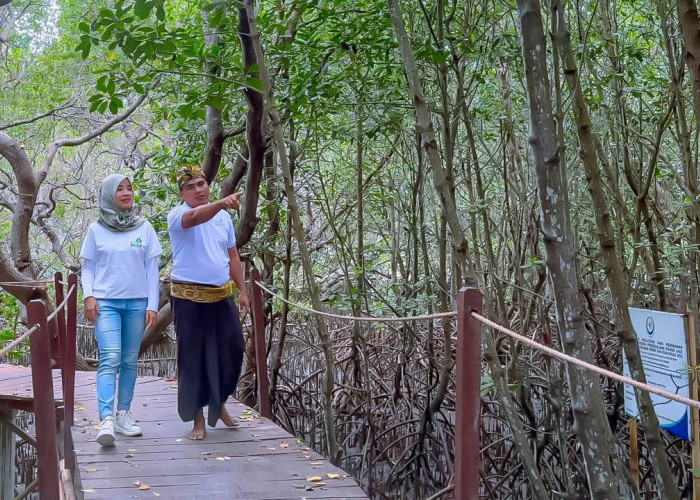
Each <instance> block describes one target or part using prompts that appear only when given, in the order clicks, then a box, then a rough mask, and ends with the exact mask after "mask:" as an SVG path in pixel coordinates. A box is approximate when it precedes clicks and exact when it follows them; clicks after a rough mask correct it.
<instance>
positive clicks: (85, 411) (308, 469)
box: [0, 365, 367, 500]
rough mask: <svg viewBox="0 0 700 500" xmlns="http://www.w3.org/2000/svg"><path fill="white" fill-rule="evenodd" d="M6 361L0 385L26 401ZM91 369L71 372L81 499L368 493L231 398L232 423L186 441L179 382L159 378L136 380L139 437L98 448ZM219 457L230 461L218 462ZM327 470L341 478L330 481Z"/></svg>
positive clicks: (24, 372)
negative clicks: (317, 482)
mask: <svg viewBox="0 0 700 500" xmlns="http://www.w3.org/2000/svg"><path fill="white" fill-rule="evenodd" d="M5 366H6V365H0V388H2V387H9V388H11V389H15V390H16V389H17V388H18V387H19V388H20V391H19V392H20V396H17V397H18V398H19V399H22V400H24V401H26V400H27V393H29V396H30V397H31V391H22V389H23V388H29V389H30V388H31V375H30V372H29V370H28V369H26V368H21V367H20V368H16V367H8V368H5ZM6 374H7V378H6V377H5V375H6ZM95 375H96V373H95V372H76V374H75V376H76V378H75V422H74V425H73V427H72V437H73V442H74V447H75V454H76V464H77V466H78V470H77V471H76V478H75V479H76V485H77V488H78V489H80V490H81V491H79V492H78V493H82V494H84V496H85V498H86V499H123V498H153V497H154V495H153V494H154V493H158V494H159V495H160V496H161V498H174V499H179V498H181V499H188V500H189V499H192V498H227V499H228V498H232V499H237V498H241V499H247V500H255V499H257V500H266V499H270V500H272V499H285V498H290V499H292V498H293V499H297V500H298V499H299V498H302V497H304V498H309V499H311V498H353V499H354V498H367V496H366V495H365V494H364V493H363V491H362V490H361V488H360V487H359V486H357V484H356V482H355V480H354V479H352V478H350V477H347V474H346V473H345V472H344V471H342V470H341V469H338V468H336V467H334V466H333V465H331V464H330V463H329V462H328V461H327V460H325V458H323V457H322V456H321V455H319V454H317V453H315V452H313V451H312V450H310V449H309V448H308V447H306V446H305V445H303V444H301V443H298V442H297V441H296V439H295V438H294V437H293V436H291V435H290V434H289V433H287V432H286V431H284V430H283V429H281V428H279V427H278V426H276V425H275V424H274V423H273V422H271V421H270V420H268V419H265V418H262V417H257V416H256V417H253V418H251V417H250V416H249V415H250V413H244V412H249V411H250V408H248V407H247V406H245V405H243V404H241V403H239V402H238V401H236V400H233V399H230V400H229V401H228V402H227V403H226V408H227V409H228V411H229V413H230V414H231V415H232V416H233V417H234V418H235V419H236V420H237V422H238V426H237V427H234V428H227V427H225V426H223V424H221V423H219V426H218V427H216V428H213V429H212V428H209V427H207V435H206V438H205V439H204V440H203V441H190V440H189V439H187V438H186V437H185V435H186V434H187V432H189V430H190V429H191V428H192V424H191V423H186V422H182V421H181V420H180V417H179V416H178V414H177V382H176V381H167V380H165V379H163V378H159V377H139V378H138V379H137V384H136V388H135V391H134V401H133V404H132V413H133V414H134V417H135V418H136V420H137V421H138V422H139V425H141V427H142V428H143V429H144V435H143V436H136V437H125V436H121V435H117V442H116V446H114V447H109V448H103V447H101V446H100V445H99V444H97V443H96V442H95V437H96V434H97V430H96V429H95V428H94V426H95V425H97V424H98V423H99V418H98V415H97V397H96V389H95ZM53 377H54V390H55V391H56V394H60V393H61V392H60V386H61V383H60V374H59V372H58V370H54V372H53ZM3 384H5V385H4V386H3ZM0 394H1V390H0ZM0 397H2V396H0ZM29 401H31V399H29ZM241 417H243V418H241ZM219 457H228V459H227V460H217V458H219ZM329 473H330V474H338V475H339V476H340V477H341V478H343V479H328V478H327V477H326V475H327V474H329ZM311 476H322V477H325V478H326V479H325V483H326V486H324V487H320V488H312V490H311V491H307V490H306V489H305V488H307V487H310V486H311V483H310V482H308V481H306V479H307V478H308V477H311ZM136 480H138V481H141V482H142V483H144V484H147V485H149V486H150V489H149V490H139V489H138V488H137V487H136V486H134V481H136ZM295 486H296V487H295ZM82 490H87V491H82Z"/></svg>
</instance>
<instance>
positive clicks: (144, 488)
mask: <svg viewBox="0 0 700 500" xmlns="http://www.w3.org/2000/svg"><path fill="white" fill-rule="evenodd" d="M139 489H140V490H150V489H151V487H150V486H148V485H147V484H142V485H141V486H139Z"/></svg>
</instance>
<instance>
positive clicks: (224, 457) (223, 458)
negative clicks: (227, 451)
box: [216, 455, 231, 462]
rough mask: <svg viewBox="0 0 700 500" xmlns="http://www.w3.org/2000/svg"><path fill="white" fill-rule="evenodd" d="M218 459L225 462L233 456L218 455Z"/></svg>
mask: <svg viewBox="0 0 700 500" xmlns="http://www.w3.org/2000/svg"><path fill="white" fill-rule="evenodd" d="M216 459H217V460H218V461H219V462H223V461H224V460H231V457H227V456H226V455H224V456H223V457H216Z"/></svg>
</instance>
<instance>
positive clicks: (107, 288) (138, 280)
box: [80, 222, 163, 310]
mask: <svg viewBox="0 0 700 500" xmlns="http://www.w3.org/2000/svg"><path fill="white" fill-rule="evenodd" d="M161 253H163V249H162V248H161V246H160V242H159V241H158V235H157V234H156V232H155V230H154V229H153V226H151V224H150V223H149V222H144V223H143V224H141V225H140V226H138V227H136V228H134V229H131V230H129V231H124V232H116V231H111V230H109V229H107V228H106V227H104V226H103V225H102V224H100V223H99V222H93V223H92V224H90V227H89V228H88V232H87V236H86V237H85V241H83V247H82V249H81V250H80V256H81V257H82V258H83V259H86V260H89V261H91V262H90V267H91V268H93V269H92V270H94V279H93V280H92V283H86V280H85V279H83V292H84V293H85V294H86V296H89V295H91V296H93V297H95V298H96V299H139V298H149V306H152V304H150V302H152V297H151V295H153V290H152V289H153V288H154V286H153V283H155V291H156V297H155V301H156V306H155V308H154V310H157V300H158V299H157V297H158V296H157V291H158V274H157V271H158V267H157V261H156V266H155V271H156V274H155V276H149V271H150V272H151V273H152V271H153V270H152V268H151V269H149V264H150V263H151V262H152V261H153V260H154V259H155V258H156V257H158V256H159V255H160V254H161ZM86 285H88V288H89V287H90V285H91V287H92V289H91V290H86ZM149 292H150V293H149Z"/></svg>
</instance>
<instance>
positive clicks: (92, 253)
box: [80, 225, 97, 260]
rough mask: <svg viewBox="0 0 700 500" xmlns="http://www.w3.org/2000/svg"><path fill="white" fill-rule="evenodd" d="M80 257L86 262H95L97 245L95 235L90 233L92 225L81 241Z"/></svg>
mask: <svg viewBox="0 0 700 500" xmlns="http://www.w3.org/2000/svg"><path fill="white" fill-rule="evenodd" d="M80 256H81V257H82V258H83V259H88V260H95V259H96V258H97V245H96V244H95V233H94V232H93V231H92V225H90V227H89V228H88V232H87V235H85V240H83V247H82V248H81V249H80Z"/></svg>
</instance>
